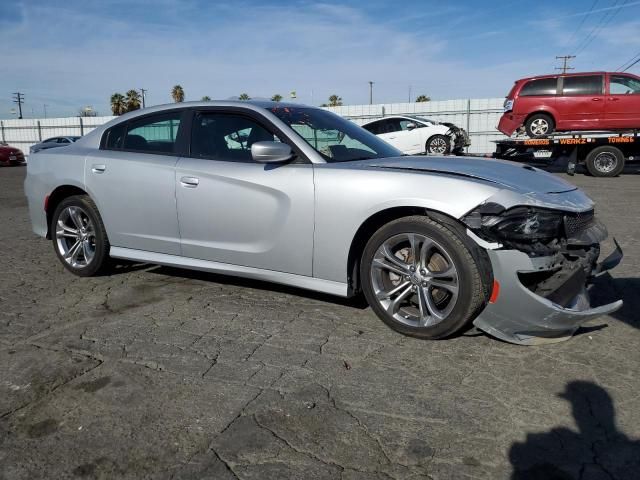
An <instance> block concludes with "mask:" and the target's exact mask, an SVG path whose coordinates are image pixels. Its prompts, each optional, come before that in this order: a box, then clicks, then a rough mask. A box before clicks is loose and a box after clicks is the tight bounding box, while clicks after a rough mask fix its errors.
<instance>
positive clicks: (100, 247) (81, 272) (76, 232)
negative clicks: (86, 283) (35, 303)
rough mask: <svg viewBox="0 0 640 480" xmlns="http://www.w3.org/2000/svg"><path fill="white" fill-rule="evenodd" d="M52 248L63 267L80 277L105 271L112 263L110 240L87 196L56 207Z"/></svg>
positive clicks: (96, 210)
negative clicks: (110, 259)
mask: <svg viewBox="0 0 640 480" xmlns="http://www.w3.org/2000/svg"><path fill="white" fill-rule="evenodd" d="M50 232H51V239H52V241H53V249H54V250H55V252H56V255H57V256H58V259H59V260H60V262H61V263H62V265H64V267H65V268H66V269H67V270H69V271H70V272H71V273H73V274H75V275H78V276H80V277H90V276H93V275H97V274H99V273H101V272H103V271H104V270H105V269H106V267H107V266H108V263H109V239H108V238H107V232H106V230H105V228H104V224H103V223H102V218H101V217H100V213H99V212H98V207H96V204H95V203H94V202H93V200H91V198H90V197H89V196H88V195H74V196H72V197H69V198H66V199H64V200H63V201H62V202H60V204H59V205H58V206H57V207H56V209H55V211H54V213H53V216H52V218H51V228H50Z"/></svg>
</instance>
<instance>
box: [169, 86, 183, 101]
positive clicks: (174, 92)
mask: <svg viewBox="0 0 640 480" xmlns="http://www.w3.org/2000/svg"><path fill="white" fill-rule="evenodd" d="M171 98H173V101H174V102H176V103H180V102H184V89H183V88H182V87H181V86H180V85H176V86H175V87H173V88H172V89H171Z"/></svg>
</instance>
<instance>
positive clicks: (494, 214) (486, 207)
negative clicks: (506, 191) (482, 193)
mask: <svg viewBox="0 0 640 480" xmlns="http://www.w3.org/2000/svg"><path fill="white" fill-rule="evenodd" d="M463 221H464V222H465V224H466V225H467V227H468V230H467V233H468V235H469V236H470V237H472V238H473V239H474V240H475V241H476V242H477V243H478V244H479V245H481V246H482V247H484V248H485V249H486V250H487V253H488V256H489V259H490V262H491V267H492V271H493V280H494V282H493V291H492V295H491V299H490V300H489V303H488V304H487V305H486V307H485V308H484V310H483V311H482V312H481V313H480V315H479V316H478V317H477V318H476V319H475V321H474V325H475V326H476V327H478V328H479V329H481V330H483V331H485V332H487V333H489V334H491V335H493V336H495V337H498V338H500V339H502V340H505V341H508V342H511V343H517V344H522V345H537V344H542V343H552V342H558V341H562V340H566V339H568V338H570V337H571V336H572V335H573V333H574V332H575V331H576V330H577V329H578V327H579V326H580V325H582V324H583V323H584V322H586V321H588V320H590V319H593V318H596V317H599V316H601V315H607V314H609V313H612V312H614V311H615V310H617V309H619V308H620V307H621V306H622V301H621V300H618V301H616V302H613V303H610V304H608V305H603V306H600V307H596V308H592V307H591V305H590V302H589V294H588V289H589V286H590V283H591V281H592V280H593V278H594V277H595V276H597V275H599V274H600V273H602V272H604V271H605V270H607V269H610V268H613V267H615V266H616V265H617V264H618V263H619V262H620V260H621V259H622V250H621V249H620V247H619V246H618V244H617V242H615V240H614V243H615V245H616V248H615V251H614V252H613V253H612V254H611V255H609V256H608V257H607V258H606V259H605V260H604V261H602V262H601V263H598V257H599V256H600V243H601V242H602V241H603V240H604V239H605V238H606V237H607V230H606V228H605V226H604V225H603V224H602V223H600V222H599V221H598V220H597V219H596V217H595V215H594V210H593V208H590V209H588V210H583V211H562V210H557V209H550V208H540V207H538V206H530V205H529V206H513V207H511V208H508V209H506V208H505V207H503V206H502V205H500V204H497V203H491V202H489V203H485V204H483V205H481V206H480V207H478V208H477V209H475V210H474V211H472V212H470V213H469V214H467V215H466V216H465V217H464V219H463Z"/></svg>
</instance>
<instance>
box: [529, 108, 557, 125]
mask: <svg viewBox="0 0 640 480" xmlns="http://www.w3.org/2000/svg"><path fill="white" fill-rule="evenodd" d="M538 114H542V115H548V116H549V117H551V120H553V124H554V125H555V126H556V127H557V126H558V119H557V118H556V115H555V114H554V112H553V111H551V110H547V109H544V108H536V109H535V110H534V111H532V112H530V113H528V114H527V116H526V117H524V120H523V121H522V125H526V124H527V122H528V121H529V119H530V118H531V117H533V116H534V115H538Z"/></svg>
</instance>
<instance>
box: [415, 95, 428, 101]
mask: <svg viewBox="0 0 640 480" xmlns="http://www.w3.org/2000/svg"><path fill="white" fill-rule="evenodd" d="M430 101H431V97H427V96H426V95H418V98H416V102H430Z"/></svg>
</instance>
